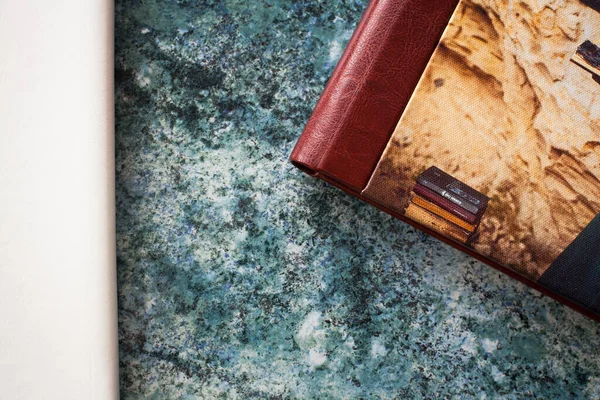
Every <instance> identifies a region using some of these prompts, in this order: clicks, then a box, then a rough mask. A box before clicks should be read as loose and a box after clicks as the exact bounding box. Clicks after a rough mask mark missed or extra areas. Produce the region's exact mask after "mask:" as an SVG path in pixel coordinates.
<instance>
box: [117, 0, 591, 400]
mask: <svg viewBox="0 0 600 400" xmlns="http://www.w3.org/2000/svg"><path fill="white" fill-rule="evenodd" d="M366 3H367V2H366V0H346V1H339V0H317V1H307V0H302V1H292V0H290V1H277V0H266V1H262V2H257V1H248V0H223V1H217V0H204V1H192V0H189V1H188V0H165V1H159V0H131V1H128V0H117V2H116V26H115V28H116V65H115V68H116V70H115V79H116V88H115V94H116V166H117V170H116V174H117V181H116V183H117V207H118V208H117V220H118V222H117V224H118V226H117V233H118V238H117V246H118V279H119V340H120V384H121V396H122V398H124V399H129V398H132V399H136V398H152V399H163V398H186V399H191V398H200V399H413V398H414V399H430V398H444V399H445V398H480V399H484V398H487V399H492V398H503V399H522V398H536V399H576V398H582V399H583V398H589V399H600V324H597V323H595V322H593V321H591V320H589V319H587V318H585V317H583V316H581V315H579V314H577V313H576V312H574V311H572V310H570V309H568V308H567V307H565V306H563V305H561V304H559V303H557V302H555V301H553V300H551V299H549V298H546V297H543V296H542V295H540V294H539V293H537V292H536V291H534V290H532V289H529V288H528V287H526V286H524V285H522V284H520V283H518V282H516V281H514V280H512V279H510V278H508V277H506V276H503V275H501V274H500V273H499V272H497V271H495V270H493V269H491V268H490V267H487V266H485V265H483V264H481V263H479V262H476V261H474V260H472V259H470V258H469V257H468V256H466V255H463V254H461V253H460V252H458V251H456V250H454V249H452V248H450V247H448V246H446V245H444V244H442V243H440V242H439V241H437V240H435V239H433V238H430V237H427V236H425V235H424V234H422V233H419V232H416V231H415V230H414V229H413V228H411V227H409V226H408V225H406V224H403V223H402V222H399V221H397V220H394V219H393V218H391V217H389V216H388V215H386V214H384V213H382V212H380V211H378V210H376V209H374V208H373V207H371V206H369V205H367V204H364V203H362V202H360V201H358V200H356V199H354V198H352V197H349V196H348V195H346V194H344V193H343V192H341V191H339V190H337V189H335V188H332V187H330V186H328V185H327V184H325V183H323V182H321V181H318V180H316V179H313V178H310V177H308V176H306V175H304V174H302V173H301V172H299V171H298V170H296V169H294V168H293V167H292V166H291V165H290V163H289V162H288V156H289V154H290V152H291V150H292V147H293V145H294V143H295V141H296V139H297V138H298V136H299V135H300V133H301V131H302V128H303V127H304V124H305V123H306V121H307V119H308V117H309V115H310V112H311V110H312V108H313V107H314V105H315V103H316V101H317V99H318V96H319V94H320V93H321V91H322V90H323V87H324V85H325V83H326V81H327V79H328V77H329V76H330V74H331V72H332V71H333V68H334V67H335V64H336V62H337V60H338V59H339V57H340V55H341V52H342V50H343V48H344V46H345V44H346V43H347V41H348V39H349V38H350V35H351V34H352V31H353V28H354V27H355V26H356V24H357V22H358V20H359V18H360V16H361V13H362V12H363V11H364V9H365V7H366Z"/></svg>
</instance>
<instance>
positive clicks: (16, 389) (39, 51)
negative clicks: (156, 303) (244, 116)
mask: <svg viewBox="0 0 600 400" xmlns="http://www.w3.org/2000/svg"><path fill="white" fill-rule="evenodd" d="M112 13H113V10H112V1H108V0H87V1H82V0H63V1H47V0H45V1H44V0H37V1H36V0H19V1H17V0H15V1H10V0H0V398H1V399H110V398H115V397H117V396H118V378H117V377H118V370H117V334H116V324H117V317H116V274H115V250H114V246H115V237H114V177H113V175H114V173H113V171H114V168H113V163H114V161H113V159H114V150H113V113H112V110H113V83H112V70H113V22H112V21H113V15H112Z"/></svg>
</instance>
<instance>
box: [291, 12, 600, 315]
mask: <svg viewBox="0 0 600 400" xmlns="http://www.w3.org/2000/svg"><path fill="white" fill-rule="evenodd" d="M407 21H412V22H407ZM411 24H416V25H418V27H419V28H418V29H416V28H415V26H411ZM291 161H292V162H293V163H294V164H295V165H296V166H298V167H299V168H301V169H302V170H303V171H305V172H307V173H309V174H310V175H313V176H317V177H320V178H322V179H324V180H326V181H327V182H329V183H332V184H333V185H335V186H337V187H339V188H341V189H343V190H345V191H346V192H348V193H350V194H352V195H354V196H357V197H359V198H361V199H363V200H365V201H367V202H369V203H371V204H373V205H375V206H377V207H379V208H381V209H382V210H384V211H386V212H388V213H390V214H392V215H394V216H395V217H397V218H399V219H401V220H403V221H405V222H408V223H410V224H412V225H413V226H415V227H417V228H419V229H422V230H424V231H425V232H427V233H430V234H432V235H434V236H436V237H437V238H439V239H441V240H443V241H445V242H447V243H449V244H451V245H453V246H454V247H457V248H459V249H461V250H463V251H465V252H467V253H468V254H470V255H472V256H474V257H476V258H477V259H479V260H481V261H484V262H486V263H487V264H489V265H491V266H493V267H495V268H498V269H499V270H501V271H503V272H505V273H507V274H509V275H510V276H513V277H515V278H517V279H519V280H521V281H522V282H525V283H527V284H528V285H530V286H532V287H534V288H536V289H538V290H540V291H541V292H543V293H545V294H547V295H549V296H551V297H553V298H555V299H557V300H559V301H562V302H563V303H566V304H567V305H569V306H571V307H573V308H575V309H577V310H578V311H580V312H582V313H584V314H585V315H587V316H589V317H591V318H594V319H596V320H598V319H599V318H600V217H599V216H598V215H599V213H600V1H599V0H556V1H552V2H548V1H536V2H526V3H525V2H517V1H511V0H509V1H504V2H499V1H494V0H460V1H458V2H457V1H443V2H439V1H433V0H424V1H421V2H409V1H390V0H380V1H372V2H371V3H370V5H369V7H368V9H367V11H366V13H365V15H364V17H363V19H362V20H361V22H360V24H359V26H358V28H357V30H356V32H355V34H354V36H353V37H352V39H351V40H350V43H349V45H348V47H347V49H346V51H345V53H344V55H343V56H342V59H341V60H340V62H339V64H338V66H337V68H336V70H335V71H334V73H333V75H332V77H331V79H330V81H329V82H328V84H327V87H326V88H325V91H324V93H323V95H322V97H321V99H320V100H319V102H318V103H317V106H316V108H315V111H314V113H313V115H312V117H311V118H310V120H309V122H308V124H307V126H306V128H305V130H304V133H303V134H302V136H301V138H300V140H299V141H298V144H297V145H296V147H295V148H294V151H293V153H292V155H291Z"/></svg>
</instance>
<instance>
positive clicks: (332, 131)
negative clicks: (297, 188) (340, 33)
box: [290, 0, 458, 193]
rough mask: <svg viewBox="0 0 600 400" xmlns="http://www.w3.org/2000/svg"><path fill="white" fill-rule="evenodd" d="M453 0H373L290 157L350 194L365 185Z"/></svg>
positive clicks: (306, 170)
mask: <svg viewBox="0 0 600 400" xmlns="http://www.w3.org/2000/svg"><path fill="white" fill-rule="evenodd" d="M457 3H458V0H445V1H440V0H420V1H414V0H372V1H371V2H370V3H369V6H368V7H367V9H366V11H365V13H364V15H363V17H362V19H361V21H360V22H359V24H358V27H357V28H356V30H355V32H354V34H353V36H352V38H351V39H350V42H349V43H348V45H347V47H346V50H345V51H344V53H343V55H342V57H341V59H340V61H339V62H338V65H337V66H336V68H335V70H334V72H333V74H332V76H331V78H330V79H329V82H328V83H327V85H326V87H325V90H324V91H323V94H322V95H321V98H320V99H319V101H318V103H317V105H316V107H315V109H314V111H313V114H312V116H311V117H310V119H309V121H308V123H307V125H306V127H305V129H304V132H303V133H302V136H301V137H300V139H299V140H298V143H297V144H296V146H295V148H294V150H293V152H292V154H291V156H290V160H291V162H292V163H293V164H294V165H295V166H297V167H299V168H300V169H302V170H303V171H305V172H306V173H308V174H309V175H313V176H317V177H322V176H327V178H328V180H329V181H333V182H335V184H336V186H338V187H343V188H345V189H346V190H349V191H351V192H352V193H359V192H360V191H361V190H362V189H364V188H365V186H366V184H367V182H368V180H369V178H370V176H371V174H372V172H373V170H374V168H375V166H376V164H377V161H379V158H380V156H381V154H382V153H383V150H384V148H385V146H386V144H387V142H388V140H389V138H390V136H391V134H392V132H393V130H394V128H395V126H396V124H397V123H398V120H399V119H400V116H401V115H402V112H403V111H404V108H405V107H406V104H407V103H408V100H409V99H410V97H411V95H412V93H413V91H414V89H415V87H416V85H417V83H418V81H419V78H420V77H421V75H422V73H423V71H424V70H425V67H426V65H427V62H428V61H429V58H430V57H431V55H432V53H433V51H434V50H435V47H436V45H437V43H438V41H439V39H440V37H441V35H442V32H443V31H444V29H445V27H446V25H447V23H448V21H449V19H450V17H451V15H452V12H453V11H454V9H455V7H456V4H457Z"/></svg>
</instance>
